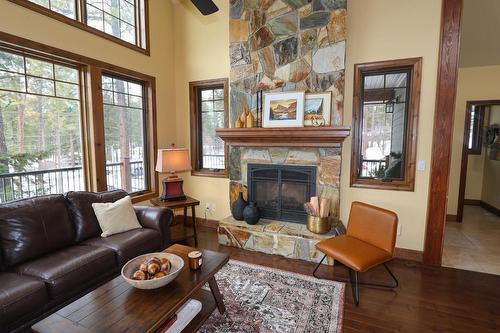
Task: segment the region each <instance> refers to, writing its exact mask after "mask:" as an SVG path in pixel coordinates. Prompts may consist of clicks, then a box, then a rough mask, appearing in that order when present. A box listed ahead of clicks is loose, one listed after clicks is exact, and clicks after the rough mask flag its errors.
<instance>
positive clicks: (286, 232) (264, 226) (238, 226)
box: [217, 217, 335, 265]
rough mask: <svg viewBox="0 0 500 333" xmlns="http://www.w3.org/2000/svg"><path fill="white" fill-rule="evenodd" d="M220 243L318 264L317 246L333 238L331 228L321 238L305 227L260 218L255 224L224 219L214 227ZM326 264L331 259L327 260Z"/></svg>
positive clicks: (230, 218)
mask: <svg viewBox="0 0 500 333" xmlns="http://www.w3.org/2000/svg"><path fill="white" fill-rule="evenodd" d="M217 234H218V238H219V244H221V245H225V246H233V247H237V248H241V249H245V250H251V251H258V252H263V253H267V254H275V255H281V256H284V257H286V258H292V259H302V260H307V261H312V262H319V261H320V260H321V258H322V257H323V255H322V254H321V252H319V251H317V250H316V247H315V245H316V243H318V242H320V241H322V240H324V239H328V238H331V237H334V236H335V232H334V231H333V229H332V230H331V231H330V232H328V233H326V234H323V235H318V234H314V233H312V232H310V231H309V230H307V227H306V226H305V225H304V224H298V223H289V222H281V221H272V220H264V219H261V220H260V221H259V223H258V224H256V225H249V224H247V223H246V222H244V221H237V220H235V219H234V218H233V217H227V218H225V219H223V220H221V221H220V222H219V227H218V228H217ZM327 264H328V265H333V260H332V259H330V258H329V259H328V263H327Z"/></svg>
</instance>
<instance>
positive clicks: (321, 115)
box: [304, 91, 332, 126]
mask: <svg viewBox="0 0 500 333" xmlns="http://www.w3.org/2000/svg"><path fill="white" fill-rule="evenodd" d="M331 117H332V93H331V91H328V92H324V93H314V94H306V96H305V101H304V126H330V122H331Z"/></svg>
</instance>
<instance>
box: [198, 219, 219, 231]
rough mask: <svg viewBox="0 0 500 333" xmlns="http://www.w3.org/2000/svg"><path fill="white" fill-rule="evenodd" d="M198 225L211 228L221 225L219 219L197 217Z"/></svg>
mask: <svg viewBox="0 0 500 333" xmlns="http://www.w3.org/2000/svg"><path fill="white" fill-rule="evenodd" d="M196 225H197V226H200V227H205V228H209V229H217V227H218V226H219V221H218V220H210V219H204V218H201V217H197V218H196Z"/></svg>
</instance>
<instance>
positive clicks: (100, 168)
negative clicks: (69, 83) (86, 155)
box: [89, 67, 107, 192]
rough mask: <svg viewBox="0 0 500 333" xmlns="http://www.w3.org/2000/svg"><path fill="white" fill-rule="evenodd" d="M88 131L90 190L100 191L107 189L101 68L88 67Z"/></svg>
mask: <svg viewBox="0 0 500 333" xmlns="http://www.w3.org/2000/svg"><path fill="white" fill-rule="evenodd" d="M89 77H90V80H89V90H90V98H89V100H90V106H91V107H90V119H91V124H90V131H91V135H90V137H91V138H92V142H91V143H90V146H91V147H92V152H91V157H92V158H91V161H92V163H91V165H92V170H91V171H92V172H91V174H92V177H93V179H94V182H93V184H94V186H93V188H92V190H94V191H97V192H102V191H106V190H107V180H106V150H105V142H104V107H103V97H102V83H101V82H102V70H101V69H100V68H96V67H90V72H89Z"/></svg>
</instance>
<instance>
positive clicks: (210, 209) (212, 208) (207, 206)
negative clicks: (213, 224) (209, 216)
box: [205, 202, 215, 213]
mask: <svg viewBox="0 0 500 333" xmlns="http://www.w3.org/2000/svg"><path fill="white" fill-rule="evenodd" d="M205 211H206V212H207V213H213V212H215V204H214V203H211V202H207V203H206V204H205Z"/></svg>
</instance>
